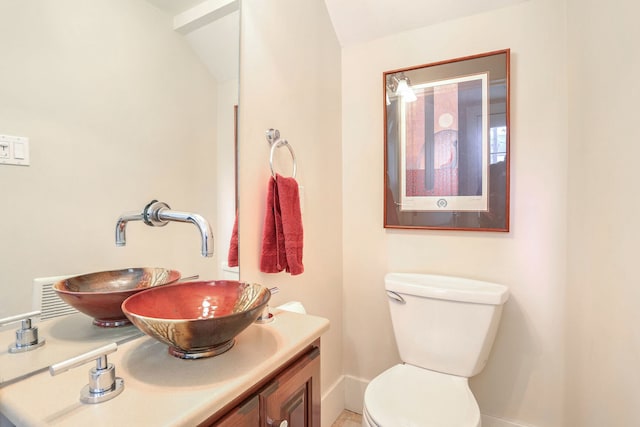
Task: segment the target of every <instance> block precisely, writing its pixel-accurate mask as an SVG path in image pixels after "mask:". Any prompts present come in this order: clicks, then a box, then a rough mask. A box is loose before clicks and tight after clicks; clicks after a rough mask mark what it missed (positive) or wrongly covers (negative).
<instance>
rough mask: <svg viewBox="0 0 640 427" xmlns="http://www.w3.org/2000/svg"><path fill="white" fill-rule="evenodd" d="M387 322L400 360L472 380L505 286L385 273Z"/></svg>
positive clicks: (495, 324)
mask: <svg viewBox="0 0 640 427" xmlns="http://www.w3.org/2000/svg"><path fill="white" fill-rule="evenodd" d="M385 289H386V291H387V295H388V297H389V308H390V311H391V320H392V323H393V330H394V333H395V337H396V343H397V345H398V350H399V352H400V358H401V359H402V361H403V362H405V363H408V364H411V365H414V366H419V367H422V368H425V369H429V370H433V371H438V372H443V373H446V374H452V375H458V376H461V377H472V376H474V375H476V374H478V373H479V372H480V371H482V369H483V368H484V367H485V365H486V363H487V359H488V358H489V352H490V351H491V347H492V345H493V341H494V338H495V336H496V331H497V330H498V324H499V322H500V316H501V314H502V306H503V304H504V303H505V302H506V301H507V298H508V297H509V292H508V289H507V287H506V286H503V285H499V284H496V283H489V282H481V281H478V280H471V279H464V278H459V277H450V276H438V275H431V274H408V273H389V274H387V275H386V276H385Z"/></svg>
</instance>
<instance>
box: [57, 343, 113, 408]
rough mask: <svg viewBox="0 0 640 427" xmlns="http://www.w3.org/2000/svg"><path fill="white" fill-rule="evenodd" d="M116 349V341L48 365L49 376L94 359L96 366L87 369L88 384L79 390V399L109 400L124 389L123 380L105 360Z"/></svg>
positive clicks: (97, 401) (89, 400)
mask: <svg viewBox="0 0 640 427" xmlns="http://www.w3.org/2000/svg"><path fill="white" fill-rule="evenodd" d="M116 350H118V345H117V344H116V343H111V344H108V345H105V346H103V347H99V348H97V349H95V350H91V351H89V352H87V353H84V354H81V355H79V356H75V357H72V358H70V359H67V360H65V361H62V362H59V363H56V364H54V365H51V366H50V367H49V373H50V374H51V376H55V375H58V374H61V373H63V372H67V371H68V370H69V369H72V368H76V367H78V366H80V365H84V364H85V363H88V362H91V361H92V360H94V359H95V361H96V367H95V368H91V369H90V370H89V384H87V385H85V386H84V387H83V388H82V390H81V391H80V401H81V402H84V403H100V402H105V401H107V400H111V399H113V398H114V397H116V396H117V395H119V394H120V393H122V391H123V390H124V380H123V379H122V378H120V377H116V369H115V367H114V365H113V364H111V363H109V362H108V361H107V355H108V354H111V353H113V352H115V351H116Z"/></svg>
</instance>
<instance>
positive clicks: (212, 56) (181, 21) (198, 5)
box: [147, 0, 240, 83]
mask: <svg viewBox="0 0 640 427" xmlns="http://www.w3.org/2000/svg"><path fill="white" fill-rule="evenodd" d="M147 2H148V3H151V4H152V5H154V6H155V7H157V8H158V9H160V10H163V11H164V12H166V13H167V14H168V15H169V16H171V17H173V24H174V30H175V31H177V32H179V33H181V34H183V35H184V37H185V39H186V40H187V41H188V42H189V44H190V45H191V47H192V48H193V50H194V51H195V52H196V53H197V55H198V56H199V57H200V59H201V60H202V62H203V63H204V64H205V65H206V66H207V68H208V69H209V72H210V73H211V74H212V75H213V77H214V78H215V79H216V81H218V82H220V83H221V82H225V81H228V80H232V79H237V78H238V73H239V56H240V12H239V10H238V9H239V1H238V0H147Z"/></svg>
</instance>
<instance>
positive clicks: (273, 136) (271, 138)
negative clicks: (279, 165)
mask: <svg viewBox="0 0 640 427" xmlns="http://www.w3.org/2000/svg"><path fill="white" fill-rule="evenodd" d="M267 141H268V142H269V144H271V152H270V153H269V167H270V168H271V176H273V177H274V178H275V177H276V172H275V170H274V169H273V155H274V153H275V151H276V149H277V148H278V147H287V149H288V150H289V153H290V154H291V158H292V159H293V172H292V174H291V177H292V178H295V177H296V172H297V170H298V168H297V165H296V154H295V153H294V152H293V148H291V144H289V141H287V140H286V139H280V131H278V129H269V130H268V131H267Z"/></svg>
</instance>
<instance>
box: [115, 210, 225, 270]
mask: <svg viewBox="0 0 640 427" xmlns="http://www.w3.org/2000/svg"><path fill="white" fill-rule="evenodd" d="M129 221H143V222H144V223H145V224H147V225H149V226H151V227H163V226H165V225H167V224H168V223H169V221H177V222H189V223H191V224H194V225H195V226H196V227H198V230H199V231H200V237H201V239H202V256H204V257H210V256H213V233H212V232H211V226H210V225H209V223H208V222H207V220H206V219H204V217H202V215H198V214H195V213H191V212H178V211H172V210H171V208H170V207H169V205H167V204H166V203H164V202H159V201H157V200H152V201H151V202H149V204H148V205H147V206H145V207H144V209H143V210H142V212H140V213H136V212H126V213H123V214H122V215H120V217H119V218H118V222H117V223H116V246H124V245H126V244H127V235H126V231H127V223H128V222H129Z"/></svg>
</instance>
